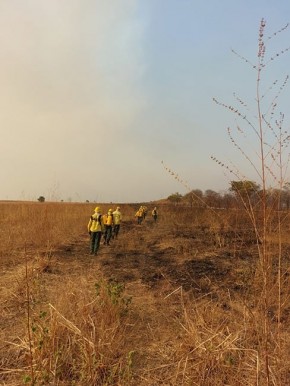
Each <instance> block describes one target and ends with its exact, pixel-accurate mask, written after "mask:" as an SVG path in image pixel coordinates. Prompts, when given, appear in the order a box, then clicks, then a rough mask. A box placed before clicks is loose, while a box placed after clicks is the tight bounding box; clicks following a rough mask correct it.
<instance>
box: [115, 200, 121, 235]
mask: <svg viewBox="0 0 290 386" xmlns="http://www.w3.org/2000/svg"><path fill="white" fill-rule="evenodd" d="M113 221H114V226H113V238H114V237H115V238H116V239H117V238H118V234H119V231H120V226H121V221H122V213H121V212H120V207H119V206H117V208H116V210H115V211H114V212H113Z"/></svg>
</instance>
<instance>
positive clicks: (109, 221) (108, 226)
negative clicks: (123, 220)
mask: <svg viewBox="0 0 290 386" xmlns="http://www.w3.org/2000/svg"><path fill="white" fill-rule="evenodd" d="M103 220H104V225H105V233H104V244H105V245H110V240H111V238H112V232H113V226H114V218H113V210H112V209H109V210H108V214H107V215H104V216H103Z"/></svg>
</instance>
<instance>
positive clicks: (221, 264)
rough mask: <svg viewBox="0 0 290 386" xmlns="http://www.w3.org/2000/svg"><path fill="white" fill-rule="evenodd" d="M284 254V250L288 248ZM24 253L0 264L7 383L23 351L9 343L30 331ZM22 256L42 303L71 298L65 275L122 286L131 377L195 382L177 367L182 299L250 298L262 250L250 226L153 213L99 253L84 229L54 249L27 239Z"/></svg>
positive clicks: (222, 302) (224, 302)
mask: <svg viewBox="0 0 290 386" xmlns="http://www.w3.org/2000/svg"><path fill="white" fill-rule="evenodd" d="M21 253H22V254H23V251H22V252H21V251H19V256H20V255H21ZM285 254H286V257H287V256H288V253H287V250H286V251H285ZM19 256H15V257H14V258H13V259H12V258H10V259H7V262H5V259H3V265H2V278H1V283H2V284H1V288H2V294H1V295H2V305H3V318H2V322H1V329H2V335H1V356H2V361H1V368H2V369H4V370H5V369H6V370H5V371H4V373H5V374H4V375H3V378H2V380H3V382H4V383H3V384H7V385H8V384H10V385H12V384H13V382H12V383H9V371H7V369H11V372H12V370H13V364H12V362H11V358H13V359H14V361H15V362H17V361H19V357H20V358H21V355H22V353H21V350H20V351H19V350H18V351H17V349H15V346H14V347H12V346H11V344H12V345H13V343H14V344H15V345H16V344H17V343H16V342H17V341H18V338H19V334H20V331H22V332H23V331H25V326H23V324H24V323H23V320H21V317H20V316H21V315H24V314H25V306H24V307H23V304H22V303H21V301H20V299H22V298H23V296H21V295H23V293H24V292H25V290H26V289H25V269H26V268H25V264H24V261H23V258H19ZM25 258H26V260H27V259H28V260H29V264H30V268H31V271H32V272H33V275H34V278H35V279H34V286H35V293H36V294H35V301H37V302H38V303H39V304H42V305H43V307H45V305H46V304H47V303H48V302H52V299H54V298H55V297H57V296H60V295H61V296H63V297H67V301H70V300H69V299H70V296H71V295H69V294H65V293H62V294H57V293H56V288H57V285H58V283H59V282H60V281H61V282H62V283H63V284H64V288H65V285H66V283H67V284H68V287H69V284H70V283H72V282H76V283H77V282H78V281H82V280H85V281H89V282H90V283H92V286H93V285H95V284H96V283H98V282H99V280H100V279H102V280H103V279H104V280H106V281H107V282H109V283H110V282H112V283H119V284H121V285H122V286H124V289H125V294H126V296H127V298H128V299H130V304H129V307H128V310H129V311H128V312H129V322H127V324H126V326H124V329H125V330H126V335H127V339H126V344H125V346H124V350H125V351H126V352H132V353H134V355H133V364H132V377H131V380H130V384H132V385H178V384H183V385H190V384H191V383H190V382H191V381H190V379H189V378H186V377H185V375H183V378H182V381H181V380H180V375H176V374H179V373H178V372H177V370H176V368H177V367H178V366H177V365H176V363H178V361H177V359H176V356H177V352H178V350H179V349H177V347H182V346H183V345H184V343H183V342H182V331H183V327H182V326H183V323H184V322H183V318H184V316H183V313H184V302H185V301H186V302H190V301H193V302H195V303H196V302H197V301H198V300H199V299H209V300H210V301H211V302H212V304H213V307H214V306H215V305H216V306H217V307H218V308H219V309H220V310H221V312H224V313H226V312H229V310H231V309H232V307H233V299H240V298H241V296H243V297H245V296H246V297H247V299H248V300H249V301H251V297H253V299H254V296H256V294H254V293H251V292H252V288H253V283H254V282H255V281H256V280H258V279H257V277H256V276H255V267H256V265H257V264H256V263H257V260H258V256H257V248H256V242H255V237H254V235H253V234H252V232H250V231H246V232H244V233H242V232H239V233H238V232H232V231H228V230H223V229H218V230H211V229H209V228H204V227H198V226H197V227H192V228H190V229H189V228H188V227H187V226H183V225H178V226H176V225H175V226H172V225H170V224H168V223H165V222H162V221H160V222H159V223H157V224H154V223H153V222H152V220H151V219H150V218H147V219H146V220H145V221H144V223H142V224H141V225H137V224H136V223H135V221H133V220H126V221H124V222H123V224H122V227H121V232H120V235H119V237H118V239H115V240H112V242H111V245H110V246H105V245H102V244H101V247H100V251H99V253H98V255H97V256H91V255H89V237H88V235H87V233H86V232H84V233H83V234H81V235H79V237H77V238H75V239H74V240H72V241H70V242H69V243H64V244H60V245H58V246H57V248H54V249H52V250H50V251H49V253H48V252H47V251H42V252H41V251H38V252H37V255H34V251H33V249H29V247H27V250H26V251H25ZM287 259H288V257H287ZM11 282H12V284H11ZM18 299H19V301H18ZM31 301H32V302H33V301H34V299H31ZM253 302H254V300H253ZM237 312H238V311H237ZM288 322H289V310H288V311H287V309H286V308H285V310H284V313H283V324H285V325H286V323H288ZM15 331H17V332H16V333H15ZM15 334H18V335H15ZM8 337H9V338H8ZM189 352H190V349H189ZM7 353H9V356H7V355H6V354H7ZM118 355H122V353H119V354H118ZM8 357H9V359H5V358H8ZM22 360H24V359H23V358H22ZM170 369H172V370H170ZM181 373H182V372H181ZM5 382H6V383H5ZM60 384H61V383H60ZM62 384H63V385H65V384H66V383H65V382H64V383H62ZM79 384H80V385H81V383H79ZM200 384H204V385H207V383H206V382H204V383H200ZM208 384H210V383H208ZM236 384H237V385H242V384H243V383H242V381H241V382H238V381H237V382H236Z"/></svg>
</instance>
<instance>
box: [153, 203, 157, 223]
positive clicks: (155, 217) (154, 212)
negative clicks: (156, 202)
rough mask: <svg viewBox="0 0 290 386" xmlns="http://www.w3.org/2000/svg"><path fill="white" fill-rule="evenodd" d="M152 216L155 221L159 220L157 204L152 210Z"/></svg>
mask: <svg viewBox="0 0 290 386" xmlns="http://www.w3.org/2000/svg"><path fill="white" fill-rule="evenodd" d="M152 217H153V220H154V222H156V221H157V217H158V213H157V208H156V206H155V208H154V209H153V210H152Z"/></svg>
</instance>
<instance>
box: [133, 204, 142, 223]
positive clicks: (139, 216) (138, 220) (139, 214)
mask: <svg viewBox="0 0 290 386" xmlns="http://www.w3.org/2000/svg"><path fill="white" fill-rule="evenodd" d="M135 217H137V224H138V225H141V223H142V220H143V208H142V206H140V208H139V209H138V210H137V212H136V214H135Z"/></svg>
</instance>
